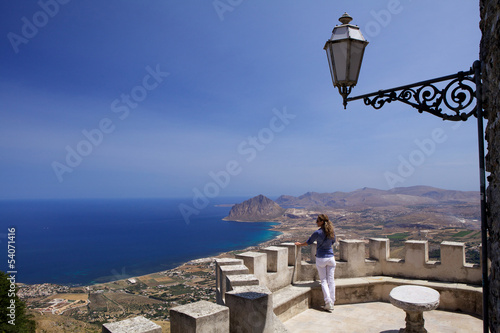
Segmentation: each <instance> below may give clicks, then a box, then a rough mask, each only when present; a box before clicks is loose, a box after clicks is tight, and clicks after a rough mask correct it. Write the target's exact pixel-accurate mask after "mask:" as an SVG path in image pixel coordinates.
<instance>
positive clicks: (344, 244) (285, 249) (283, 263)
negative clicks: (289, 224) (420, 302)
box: [216, 238, 481, 304]
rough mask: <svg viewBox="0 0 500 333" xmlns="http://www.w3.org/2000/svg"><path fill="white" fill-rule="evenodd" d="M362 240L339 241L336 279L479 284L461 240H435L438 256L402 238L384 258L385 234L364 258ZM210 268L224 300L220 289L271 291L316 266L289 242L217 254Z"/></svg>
mask: <svg viewBox="0 0 500 333" xmlns="http://www.w3.org/2000/svg"><path fill="white" fill-rule="evenodd" d="M366 245H367V244H366V242H365V241H361V240H343V241H340V244H339V251H338V256H337V260H336V263H337V268H336V270H335V278H336V279H345V278H356V277H368V276H389V277H396V278H404V279H424V280H431V281H441V282H452V283H464V284H472V285H478V286H479V285H481V267H480V266H479V265H473V264H470V263H467V262H466V261H465V245H464V244H463V243H455V242H443V243H441V260H440V261H432V260H429V253H428V243H427V241H407V242H406V243H405V257H404V258H403V259H395V258H391V257H390V255H389V253H390V242H389V240H388V239H380V238H373V239H370V240H369V242H368V246H369V249H368V250H369V251H368V253H369V257H368V258H367V257H366V255H365V253H367V251H366ZM311 250H312V251H313V252H312V253H311V257H312V258H314V257H315V256H314V255H315V250H316V247H315V246H311ZM216 270H217V272H216V276H217V277H218V281H217V291H216V292H217V300H218V303H219V304H224V294H225V292H226V291H228V290H232V289H234V288H237V287H241V286H245V285H256V284H257V283H258V285H260V286H265V287H267V288H269V290H270V291H271V292H275V291H277V290H281V289H283V288H285V287H287V286H289V285H292V284H294V283H296V282H298V281H315V280H318V272H317V269H316V265H315V264H314V263H313V262H306V261H303V260H302V258H301V251H299V250H297V248H295V246H294V245H293V244H291V243H283V244H281V245H279V246H271V247H268V248H264V249H261V250H260V252H245V253H241V254H239V255H237V256H236V259H230V260H228V259H219V260H217V264H216ZM242 274H243V275H242ZM248 274H250V275H251V276H254V277H255V278H252V277H251V276H249V275H248ZM231 276H233V277H231Z"/></svg>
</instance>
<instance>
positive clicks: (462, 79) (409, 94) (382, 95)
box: [344, 68, 477, 121]
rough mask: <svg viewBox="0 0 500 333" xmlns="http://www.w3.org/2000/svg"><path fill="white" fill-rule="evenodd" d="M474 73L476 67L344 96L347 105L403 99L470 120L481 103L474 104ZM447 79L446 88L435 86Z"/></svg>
mask: <svg viewBox="0 0 500 333" xmlns="http://www.w3.org/2000/svg"><path fill="white" fill-rule="evenodd" d="M474 73H475V70H474V69H473V68H471V69H470V70H469V71H467V72H458V73H456V74H452V75H448V76H443V77H440V78H436V79H432V80H427V81H422V82H417V83H414V84H409V85H405V86H401V87H397V88H393V89H386V90H379V91H377V92H374V93H370V94H365V95H361V96H356V97H350V98H344V105H346V104H347V102H350V101H354V100H358V99H363V101H364V103H365V105H371V106H372V107H373V108H375V109H380V108H382V107H383V106H384V105H385V104H386V103H391V102H394V101H399V102H403V103H405V104H408V105H410V106H412V107H413V108H415V109H417V110H418V112H420V113H422V112H428V113H430V114H433V115H435V116H437V117H439V118H442V119H443V120H451V121H466V120H467V119H468V118H469V117H470V116H472V115H474V116H476V105H477V103H473V102H474V99H475V98H476V90H475V89H476V81H475V77H474ZM444 81H449V82H448V83H447V84H446V86H444V84H443V86H444V87H443V88H438V87H437V86H436V85H435V83H439V82H444Z"/></svg>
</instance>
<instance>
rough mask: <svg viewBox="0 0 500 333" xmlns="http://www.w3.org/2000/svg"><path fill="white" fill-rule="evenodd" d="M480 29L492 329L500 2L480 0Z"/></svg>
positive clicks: (496, 319) (499, 241)
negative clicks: (484, 115) (486, 146)
mask: <svg viewBox="0 0 500 333" xmlns="http://www.w3.org/2000/svg"><path fill="white" fill-rule="evenodd" d="M480 8H481V23H480V28H481V32H482V39H481V47H480V59H481V61H482V72H483V107H484V110H485V113H486V115H487V118H488V124H487V128H486V140H487V142H488V154H487V157H486V170H487V171H488V172H490V175H489V176H488V189H487V202H488V229H489V248H488V250H489V257H490V259H491V275H490V295H489V302H490V307H489V316H490V329H491V332H494V333H496V332H499V329H498V327H500V186H499V185H500V117H499V111H500V1H498V0H480Z"/></svg>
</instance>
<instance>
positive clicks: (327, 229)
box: [318, 214, 335, 239]
mask: <svg viewBox="0 0 500 333" xmlns="http://www.w3.org/2000/svg"><path fill="white" fill-rule="evenodd" d="M318 220H319V221H323V222H325V223H323V225H322V226H321V229H323V232H324V233H325V235H326V237H327V238H330V239H335V229H334V228H333V223H332V221H330V219H329V218H328V215H326V214H319V215H318Z"/></svg>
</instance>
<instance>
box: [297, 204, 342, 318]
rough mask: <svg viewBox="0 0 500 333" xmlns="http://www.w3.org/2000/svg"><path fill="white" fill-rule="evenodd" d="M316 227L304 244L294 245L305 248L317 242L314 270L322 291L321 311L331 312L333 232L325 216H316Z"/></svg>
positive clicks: (333, 263) (333, 264)
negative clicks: (323, 303)
mask: <svg viewBox="0 0 500 333" xmlns="http://www.w3.org/2000/svg"><path fill="white" fill-rule="evenodd" d="M316 225H317V226H318V227H320V228H319V229H318V230H316V231H315V232H314V233H313V234H312V235H311V237H309V239H308V240H307V241H306V242H304V243H300V242H296V243H295V245H297V246H306V245H311V244H312V243H314V241H316V242H317V250H316V268H317V269H318V274H319V278H320V280H321V290H323V296H324V299H325V305H324V306H323V309H325V310H327V311H332V310H333V304H334V303H335V281H334V278H333V276H334V274H335V257H334V256H333V248H332V246H333V244H334V243H335V230H334V229H333V224H332V222H331V221H330V219H329V218H328V216H327V215H325V214H320V215H318V219H317V220H316Z"/></svg>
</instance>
